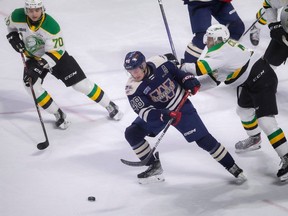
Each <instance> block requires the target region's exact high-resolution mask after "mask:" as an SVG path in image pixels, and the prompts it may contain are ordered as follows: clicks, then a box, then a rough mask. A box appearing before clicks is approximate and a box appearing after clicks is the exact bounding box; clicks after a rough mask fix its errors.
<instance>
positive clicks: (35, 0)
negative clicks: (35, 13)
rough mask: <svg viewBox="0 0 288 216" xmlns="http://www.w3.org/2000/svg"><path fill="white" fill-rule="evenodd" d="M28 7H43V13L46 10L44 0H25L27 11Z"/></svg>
mask: <svg viewBox="0 0 288 216" xmlns="http://www.w3.org/2000/svg"><path fill="white" fill-rule="evenodd" d="M28 8H42V11H43V13H44V12H45V7H44V5H43V2H42V0H25V13H27V9H28Z"/></svg>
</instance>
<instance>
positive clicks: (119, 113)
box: [111, 111, 124, 121]
mask: <svg viewBox="0 0 288 216" xmlns="http://www.w3.org/2000/svg"><path fill="white" fill-rule="evenodd" d="M123 116H124V113H123V112H121V111H118V113H117V114H116V115H115V116H113V118H111V119H113V120H115V121H120V120H121V119H122V117H123Z"/></svg>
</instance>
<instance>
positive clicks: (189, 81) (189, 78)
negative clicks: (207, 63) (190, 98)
mask: <svg viewBox="0 0 288 216" xmlns="http://www.w3.org/2000/svg"><path fill="white" fill-rule="evenodd" d="M182 83H183V87H184V89H185V90H190V91H191V94H192V95H195V94H196V93H197V92H198V90H199V89H200V86H201V84H200V82H199V81H198V79H196V78H195V77H194V75H193V74H191V73H187V75H186V76H185V77H184V78H183V79H182Z"/></svg>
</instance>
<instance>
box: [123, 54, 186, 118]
mask: <svg viewBox="0 0 288 216" xmlns="http://www.w3.org/2000/svg"><path fill="white" fill-rule="evenodd" d="M147 66H148V67H149V69H150V72H149V74H146V76H145V77H144V79H143V80H142V81H140V82H136V81H135V80H134V79H133V77H131V78H130V79H129V80H128V82H127V85H126V94H127V96H128V99H129V102H130V105H131V107H132V108H133V110H134V111H135V112H136V113H137V114H138V115H139V117H140V118H142V119H143V120H144V121H146V122H151V121H158V120H160V115H161V112H160V110H161V109H169V110H174V109H175V108H176V107H177V105H178V104H179V102H180V101H181V99H182V97H183V95H184V93H185V90H184V89H183V88H182V87H181V85H180V84H179V83H180V82H181V80H182V78H183V77H184V76H185V74H186V73H185V72H183V71H181V70H179V69H178V68H177V67H176V66H175V65H174V64H173V63H172V62H170V61H167V58H166V57H165V56H155V57H152V58H150V59H149V60H147Z"/></svg>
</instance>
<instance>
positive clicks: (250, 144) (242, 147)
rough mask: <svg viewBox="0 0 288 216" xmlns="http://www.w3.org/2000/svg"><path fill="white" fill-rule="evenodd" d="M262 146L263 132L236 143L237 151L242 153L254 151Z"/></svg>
mask: <svg viewBox="0 0 288 216" xmlns="http://www.w3.org/2000/svg"><path fill="white" fill-rule="evenodd" d="M260 148H261V134H260V133H259V134H257V135H255V136H250V137H248V138H247V139H245V140H241V141H239V142H237V143H236V144H235V152H236V153H241V152H246V151H253V150H257V149H260Z"/></svg>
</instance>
